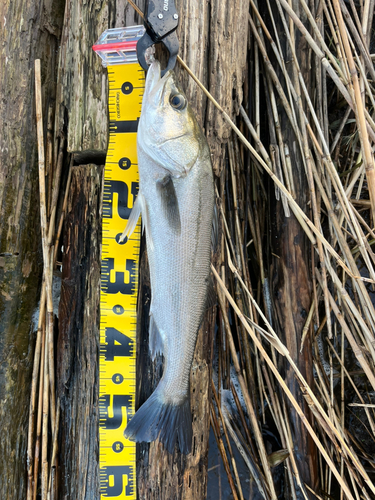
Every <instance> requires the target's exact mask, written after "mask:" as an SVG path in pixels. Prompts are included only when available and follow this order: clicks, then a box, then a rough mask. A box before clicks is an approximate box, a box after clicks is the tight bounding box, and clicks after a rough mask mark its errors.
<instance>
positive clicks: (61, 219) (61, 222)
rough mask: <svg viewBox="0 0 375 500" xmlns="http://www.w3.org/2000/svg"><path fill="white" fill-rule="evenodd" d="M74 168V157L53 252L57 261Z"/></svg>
mask: <svg viewBox="0 0 375 500" xmlns="http://www.w3.org/2000/svg"><path fill="white" fill-rule="evenodd" d="M72 167H73V155H72V157H71V161H70V165H69V173H68V179H67V181H66V187H65V195H64V202H63V208H62V212H61V216H60V220H59V225H58V228H57V232H56V237H55V246H54V252H53V253H54V258H55V259H56V256H57V250H58V246H59V242H60V236H61V231H62V227H63V223H64V219H65V215H66V209H67V207H68V196H69V190H70V182H71V180H72Z"/></svg>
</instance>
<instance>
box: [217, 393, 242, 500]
mask: <svg viewBox="0 0 375 500" xmlns="http://www.w3.org/2000/svg"><path fill="white" fill-rule="evenodd" d="M210 409H211V412H210V416H211V427H212V429H213V431H214V434H215V439H216V443H217V447H218V449H219V451H220V455H221V458H222V460H223V464H224V468H225V472H226V473H227V477H228V482H229V485H230V489H231V491H232V495H233V499H234V500H238V496H237V491H236V487H235V485H234V482H233V478H232V474H231V472H230V467H229V462H228V458H227V455H226V453H225V447H224V443H223V440H222V439H221V436H220V427H219V423H218V421H217V418H216V415H215V409H214V406H213V404H212V402H211V404H210Z"/></svg>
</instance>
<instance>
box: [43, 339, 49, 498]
mask: <svg viewBox="0 0 375 500" xmlns="http://www.w3.org/2000/svg"><path fill="white" fill-rule="evenodd" d="M48 342H49V338H48V332H46V335H45V342H44V376H43V413H42V462H41V467H42V473H41V478H42V480H41V490H42V494H41V499H42V500H47V494H48V413H49V393H50V391H49V374H48V370H49V366H48V365H49V363H48Z"/></svg>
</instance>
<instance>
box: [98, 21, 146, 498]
mask: <svg viewBox="0 0 375 500" xmlns="http://www.w3.org/2000/svg"><path fill="white" fill-rule="evenodd" d="M143 32H144V28H143V26H133V27H131V28H116V29H114V30H107V31H106V32H104V33H103V35H102V36H101V37H100V39H99V40H98V42H97V44H96V45H94V47H93V48H94V50H95V51H96V52H97V53H98V54H99V55H100V57H101V58H102V60H103V63H104V64H105V65H108V82H109V102H108V107H109V118H110V122H109V146H108V152H107V159H106V164H105V171H104V190H103V191H104V192H103V237H102V272H101V292H100V309H101V310H100V358H99V413H100V425H99V457H100V458H99V461H100V492H101V496H102V498H106V499H117V500H125V499H126V500H130V499H134V500H135V499H136V450H135V443H133V442H130V441H128V440H127V439H125V438H124V430H125V427H126V425H127V422H128V421H129V419H130V418H131V417H132V415H133V414H134V403H135V387H136V380H135V376H136V375H135V363H136V358H135V355H136V352H135V345H136V324H137V318H136V305H137V292H138V263H139V246H140V243H139V241H140V223H139V222H138V225H137V227H136V229H135V231H134V233H133V235H132V236H131V238H130V239H126V240H125V241H124V242H122V243H120V242H119V238H120V236H121V234H122V232H123V230H124V228H125V226H126V222H127V220H128V218H129V215H130V212H131V209H132V207H133V205H134V202H135V199H136V197H137V194H138V180H139V177H138V162H137V126H138V120H139V117H140V114H141V104H142V96H143V91H144V81H145V76H144V71H143V70H142V68H141V67H140V66H139V64H138V62H137V57H136V43H137V40H138V39H139V38H140V37H141V36H142V35H143Z"/></svg>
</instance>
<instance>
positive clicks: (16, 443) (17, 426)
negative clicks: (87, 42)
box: [0, 0, 63, 500]
mask: <svg viewBox="0 0 375 500" xmlns="http://www.w3.org/2000/svg"><path fill="white" fill-rule="evenodd" d="M62 20H63V1H60V0H57V1H52V0H45V1H42V2H34V1H31V0H24V1H20V0H3V1H2V2H0V96H1V98H0V428H1V432H2V438H1V440H0V498H4V499H5V498H6V499H9V500H12V499H19V498H26V490H25V487H26V448H27V421H28V420H27V419H28V409H29V398H30V377H31V370H32V359H33V349H34V341H35V335H34V334H35V318H36V319H37V306H38V291H39V287H40V283H41V278H42V275H41V272H42V271H41V244H40V242H41V237H40V224H39V212H38V210H36V209H35V207H38V205H39V196H38V192H39V189H38V165H37V155H36V120H35V105H34V99H35V98H34V60H35V58H41V59H42V94H43V106H44V109H46V107H47V106H48V103H49V102H50V101H51V100H53V99H54V97H55V85H56V66H57V64H56V63H57V53H58V47H59V38H60V33H61V26H62ZM33 315H35V316H34V321H33V320H32V317H33Z"/></svg>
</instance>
